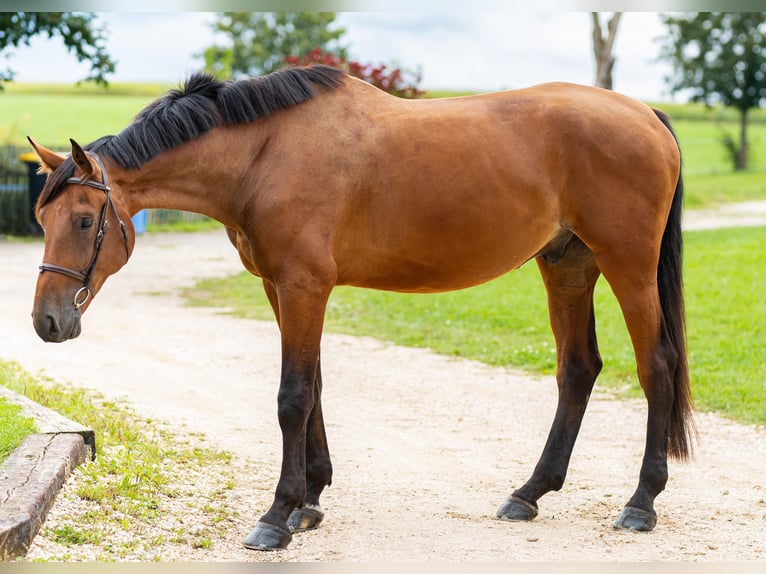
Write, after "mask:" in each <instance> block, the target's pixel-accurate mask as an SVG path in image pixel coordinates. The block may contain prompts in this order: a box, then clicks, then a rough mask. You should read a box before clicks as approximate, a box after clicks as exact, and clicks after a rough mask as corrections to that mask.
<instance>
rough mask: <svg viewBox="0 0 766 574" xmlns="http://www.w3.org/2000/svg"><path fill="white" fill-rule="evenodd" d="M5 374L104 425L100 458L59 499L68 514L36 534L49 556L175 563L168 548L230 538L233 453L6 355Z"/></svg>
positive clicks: (54, 405) (8, 380) (47, 402)
mask: <svg viewBox="0 0 766 574" xmlns="http://www.w3.org/2000/svg"><path fill="white" fill-rule="evenodd" d="M0 372H1V373H5V374H6V376H5V377H4V378H3V380H2V383H3V384H5V385H6V386H8V387H9V388H11V389H13V390H15V391H17V392H19V393H22V394H24V395H26V396H27V397H29V398H30V399H32V400H34V401H36V402H38V403H40V404H42V405H44V406H47V407H49V408H51V409H54V410H56V411H58V412H59V413H61V414H63V415H64V416H67V417H69V418H71V419H72V420H76V421H78V422H80V423H81V424H84V425H86V426H89V427H91V428H93V429H94V430H95V431H96V437H97V439H96V440H97V448H98V453H97V457H96V460H95V461H94V462H89V463H87V464H84V465H82V466H80V467H78V468H77V469H76V470H75V471H74V473H73V475H72V478H71V479H70V481H68V483H67V486H66V488H65V489H64V491H63V492H62V493H60V494H59V497H58V498H57V501H56V507H55V508H56V509H61V508H64V509H65V510H64V512H63V514H61V511H59V516H57V517H49V519H48V520H47V521H46V523H45V525H44V527H43V529H42V531H41V533H40V534H39V535H38V538H37V540H38V542H39V543H41V544H43V545H44V546H45V548H46V555H47V557H46V560H53V561H67V560H70V559H73V558H77V559H83V558H85V559H88V560H98V561H113V560H142V561H151V560H161V559H162V560H167V559H168V556H167V552H172V553H173V555H174V556H176V557H177V556H190V555H191V554H190V553H192V552H195V551H199V552H204V551H207V550H210V549H212V548H214V547H215V545H216V544H217V543H218V541H220V540H221V539H223V538H231V537H232V535H231V534H230V532H229V530H230V529H231V527H232V524H233V521H234V520H235V519H236V511H233V510H231V509H230V508H229V507H228V497H229V495H230V493H231V492H232V490H233V489H234V486H235V477H234V470H233V468H232V467H231V458H232V457H231V455H230V454H228V453H226V452H219V451H216V450H213V449H210V448H207V447H206V446H204V437H201V436H199V435H192V436H188V437H179V436H178V435H176V434H175V433H174V431H173V430H172V429H170V428H169V427H168V426H167V425H166V424H164V423H162V422H159V421H152V420H147V419H143V418H141V417H140V416H138V415H137V414H136V413H135V412H134V411H133V410H132V409H130V408H128V407H126V406H124V405H122V404H118V403H116V402H112V401H108V400H105V399H104V397H102V396H101V395H98V394H95V393H91V392H88V391H85V390H82V389H76V388H71V387H67V386H63V385H60V384H54V383H52V382H51V381H48V380H45V379H38V378H36V377H32V376H31V375H29V374H28V373H26V372H25V371H24V370H23V369H21V368H20V367H19V366H18V365H17V364H15V363H12V362H7V361H2V360H0ZM52 514H53V513H52ZM171 559H172V558H171Z"/></svg>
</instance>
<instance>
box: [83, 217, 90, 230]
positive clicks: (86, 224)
mask: <svg viewBox="0 0 766 574" xmlns="http://www.w3.org/2000/svg"><path fill="white" fill-rule="evenodd" d="M92 225H93V219H91V218H90V217H83V218H82V219H81V220H80V229H88V228H89V227H91V226H92Z"/></svg>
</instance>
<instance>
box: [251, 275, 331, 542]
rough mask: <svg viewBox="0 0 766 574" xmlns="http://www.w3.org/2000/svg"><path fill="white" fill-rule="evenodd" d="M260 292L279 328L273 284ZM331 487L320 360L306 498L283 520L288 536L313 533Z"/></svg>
mask: <svg viewBox="0 0 766 574" xmlns="http://www.w3.org/2000/svg"><path fill="white" fill-rule="evenodd" d="M263 289H264V291H265V292H266V297H267V298H268V300H269V303H270V304H271V308H272V310H273V311H274V316H275V317H276V319H277V324H279V298H278V296H277V290H276V288H275V287H274V284H273V283H271V282H270V281H268V280H264V281H263ZM330 484H332V462H331V460H330V449H329V448H328V446H327V434H326V432H325V428H324V417H323V415H322V360H321V352H320V358H319V359H318V360H317V367H316V375H315V376H314V407H313V408H312V409H311V414H310V415H309V420H308V425H307V427H306V497H305V498H304V500H303V505H302V506H300V507H298V508H296V509H295V510H293V511H292V513H291V514H290V517H289V518H288V519H287V525H288V527H289V528H290V531H291V532H303V531H305V530H313V529H314V528H316V527H317V526H319V524H320V523H321V522H322V519H323V518H324V511H323V510H322V507H321V505H320V504H319V497H320V496H321V494H322V491H323V490H324V489H325V487H327V486H330Z"/></svg>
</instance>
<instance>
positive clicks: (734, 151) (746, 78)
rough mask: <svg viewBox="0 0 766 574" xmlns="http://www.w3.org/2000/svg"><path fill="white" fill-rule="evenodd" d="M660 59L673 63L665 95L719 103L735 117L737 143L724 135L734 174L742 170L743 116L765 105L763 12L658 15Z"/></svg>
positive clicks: (744, 159)
mask: <svg viewBox="0 0 766 574" xmlns="http://www.w3.org/2000/svg"><path fill="white" fill-rule="evenodd" d="M662 21H663V23H664V24H665V26H666V27H667V31H668V34H667V36H666V38H665V40H664V44H663V46H662V51H661V54H662V57H665V58H667V59H668V60H669V61H670V62H671V63H672V64H673V73H672V74H671V75H670V76H669V77H667V78H666V82H667V83H668V86H669V87H670V89H671V91H673V92H679V91H681V90H687V91H689V93H690V94H691V99H692V101H698V102H705V103H707V104H712V103H722V104H723V105H725V106H731V107H733V108H736V109H737V110H739V112H740V136H739V142H736V141H734V139H733V138H732V137H731V136H729V135H728V134H724V135H723V137H722V142H723V143H724V145H725V147H726V148H727V149H729V150H730V153H731V155H732V160H733V161H734V166H735V169H746V168H747V160H748V140H747V116H748V112H749V111H750V110H751V109H753V108H758V107H760V106H761V105H762V104H763V102H764V101H766V13H763V12H691V13H684V14H680V15H663V16H662Z"/></svg>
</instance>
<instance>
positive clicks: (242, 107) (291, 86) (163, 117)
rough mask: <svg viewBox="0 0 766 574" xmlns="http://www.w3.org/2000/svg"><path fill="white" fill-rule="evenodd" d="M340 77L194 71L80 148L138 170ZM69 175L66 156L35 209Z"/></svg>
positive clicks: (309, 72)
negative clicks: (227, 76)
mask: <svg viewBox="0 0 766 574" xmlns="http://www.w3.org/2000/svg"><path fill="white" fill-rule="evenodd" d="M343 75H344V73H343V72H342V71H341V70H338V69H336V68H331V67H329V66H321V65H318V66H310V67H290V68H283V69H281V70H278V71H276V72H272V73H271V74H267V75H265V76H259V77H256V78H249V79H246V80H239V81H230V80H226V81H223V80H218V79H216V78H214V77H213V76H211V75H208V74H203V73H195V74H192V75H191V76H190V77H189V78H188V80H187V81H186V82H185V83H184V85H182V86H181V87H179V88H177V89H173V90H170V91H169V92H168V93H167V94H165V95H164V96H162V97H160V98H158V99H157V100H155V101H154V102H152V103H151V104H149V105H147V106H146V107H145V108H144V109H143V110H142V111H141V112H139V113H138V115H136V117H135V118H134V120H133V121H132V122H131V123H130V124H128V126H127V127H126V128H125V129H123V130H122V131H121V132H120V133H118V134H117V135H110V136H104V137H102V138H100V139H98V140H96V141H94V142H92V143H90V144H89V145H87V146H85V149H86V150H87V151H91V152H94V153H98V154H99V155H103V156H105V157H108V158H110V159H112V160H114V161H116V162H117V163H118V164H119V165H120V166H122V167H123V168H125V169H131V168H135V169H137V168H140V167H141V166H142V165H143V164H145V163H146V162H148V161H149V160H151V159H153V158H155V157H157V156H158V155H160V154H161V153H163V152H165V151H168V150H170V149H173V148H175V147H178V146H179V145H181V144H183V143H185V142H188V141H190V140H193V139H195V138H198V137H199V136H201V135H202V134H204V133H205V132H208V131H210V130H212V129H214V128H217V127H219V126H226V125H235V124H242V123H247V122H252V121H256V120H259V119H261V118H264V117H266V116H268V115H270V114H272V113H274V112H277V111H279V110H282V109H285V108H289V107H292V106H295V105H297V104H300V103H303V102H305V101H307V100H310V99H311V98H313V97H314V96H315V95H316V93H317V92H316V88H315V86H317V85H318V86H322V87H325V88H329V89H333V88H336V87H338V86H340V85H341V84H342V83H343ZM73 173H74V162H73V161H72V159H71V158H67V159H66V161H65V162H64V163H62V164H61V166H59V168H58V169H57V170H56V171H55V172H54V173H52V174H51V175H50V176H49V177H48V179H49V181H48V185H46V186H45V190H44V191H43V193H42V194H41V195H40V198H39V200H38V204H37V205H38V207H39V206H42V205H44V204H45V203H47V202H48V201H50V200H51V199H53V197H54V196H55V195H56V194H57V193H58V191H59V190H60V189H61V188H63V186H64V184H65V182H66V180H67V179H68V178H70V177H72V175H73Z"/></svg>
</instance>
